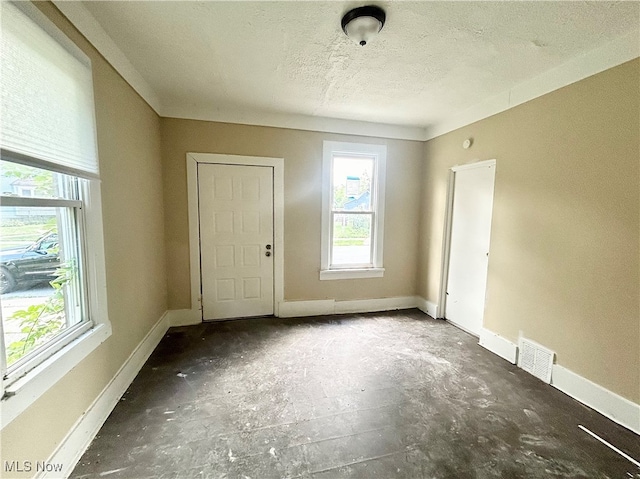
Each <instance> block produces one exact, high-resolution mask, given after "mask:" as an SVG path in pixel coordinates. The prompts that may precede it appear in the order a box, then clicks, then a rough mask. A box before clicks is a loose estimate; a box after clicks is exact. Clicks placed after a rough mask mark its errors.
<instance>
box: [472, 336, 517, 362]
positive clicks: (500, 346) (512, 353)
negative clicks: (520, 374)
mask: <svg viewBox="0 0 640 479" xmlns="http://www.w3.org/2000/svg"><path fill="white" fill-rule="evenodd" d="M478 344H479V345H480V346H482V347H483V348H485V349H488V350H489V351H491V352H492V353H494V354H497V355H498V356H500V357H501V358H502V359H506V360H507V361H509V362H510V363H511V364H516V360H517V358H518V346H517V345H516V344H514V343H512V342H511V341H509V340H508V339H505V338H503V337H502V336H500V335H499V334H496V333H494V332H493V331H489V330H488V329H485V328H482V329H481V330H480V341H479V342H478Z"/></svg>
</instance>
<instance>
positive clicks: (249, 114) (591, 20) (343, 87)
mask: <svg viewBox="0 0 640 479" xmlns="http://www.w3.org/2000/svg"><path fill="white" fill-rule="evenodd" d="M61 3H65V2H59V3H56V4H57V5H59V7H60V4H61ZM74 3H76V2H74ZM375 3H376V4H377V5H379V6H381V7H383V8H384V9H385V10H386V13H387V23H386V24H385V26H384V28H383V30H382V32H381V33H380V34H379V35H378V36H377V37H375V38H374V39H373V41H371V42H370V43H369V44H368V45H367V46H365V47H360V46H359V45H357V44H355V43H354V42H352V41H351V40H350V39H349V38H347V37H346V36H345V35H344V34H343V32H342V30H341V27H340V19H341V17H342V15H343V14H344V13H345V12H346V11H347V10H349V9H350V8H353V7H356V6H361V5H363V4H366V3H360V2H355V3H354V2H344V1H324V2H316V1H297V2H296V1H284V2H275V1H258V2H248V1H226V2H222V1H209V2H187V1H177V2H169V1H142V2H132V1H126V2H122V1H88V2H82V5H83V6H84V7H85V8H86V10H88V12H89V13H90V14H91V15H92V16H93V17H94V18H95V20H97V23H98V24H99V25H100V26H101V27H102V29H103V30H104V32H106V34H107V35H108V36H109V37H110V39H111V40H112V41H113V43H115V46H117V49H119V50H120V51H121V53H123V54H124V57H126V59H127V60H128V61H129V62H130V64H131V65H132V66H133V69H134V70H135V71H137V74H139V75H140V77H142V80H143V82H145V83H146V87H147V88H148V89H150V91H151V92H152V93H153V94H154V95H155V96H157V98H158V105H156V109H157V110H159V113H160V114H161V115H163V116H174V117H183V118H184V117H186V118H199V119H213V120H218V121H231V122H241V123H258V124H260V123H263V124H270V123H274V122H275V123H278V119H280V120H281V123H283V125H284V124H285V123H288V124H287V125H285V126H292V124H293V125H295V121H292V119H295V118H298V119H300V118H308V117H318V118H321V119H326V118H333V119H343V120H356V121H365V122H374V123H383V124H389V125H400V126H403V127H417V128H433V127H434V126H436V125H439V124H444V123H446V122H447V121H450V120H451V118H454V117H455V116H456V115H458V116H460V115H461V114H462V113H464V112H465V111H470V109H471V110H473V108H474V107H477V105H478V104H482V102H483V101H484V102H485V103H486V101H487V99H491V98H495V97H496V95H499V94H501V93H504V92H508V91H510V90H511V89H513V88H514V87H516V86H517V85H521V84H523V83H526V82H527V81H530V80H531V79H532V78H536V77H539V76H540V75H541V74H542V73H544V72H547V71H553V70H554V69H558V68H559V67H560V66H562V65H566V64H567V62H569V63H570V61H572V59H573V61H574V63H575V59H576V58H578V59H580V58H581V57H585V58H590V57H587V56H585V55H586V54H587V53H588V52H593V51H594V50H597V49H600V50H601V52H604V53H601V55H600V57H603V55H606V52H608V51H614V53H615V50H616V48H617V46H619V45H621V44H620V40H616V39H619V38H620V37H623V38H626V39H627V40H626V43H625V45H626V48H627V50H628V44H629V40H628V39H629V38H631V41H632V43H633V41H634V40H635V42H636V43H638V37H637V35H638V33H637V32H638V26H639V24H640V3H638V2H635V1H634V2H601V1H594V2H583V1H580V2H577V1H571V2H541V1H533V2H523V1H512V2H460V1H447V2H430V1H423V2H409V1H393V2H392V1H387V2H375ZM60 8H61V9H62V11H63V12H65V9H64V8H62V7H60ZM65 13H66V12H65ZM68 16H69V15H68ZM69 17H70V18H71V19H72V21H73V18H72V16H69ZM94 26H95V25H94ZM81 30H82V29H81ZM85 34H87V33H86V32H85ZM625 35H626V36H625ZM616 41H617V42H618V43H616ZM611 42H613V43H611ZM94 43H95V42H94ZM607 45H609V47H610V48H609V49H606V48H605V47H607ZM612 45H613V47H611V46H612ZM112 46H113V45H112ZM620 48H622V47H620ZM625 55H627V56H626V57H624V58H627V57H628V56H629V53H628V52H625ZM634 55H636V53H632V54H631V57H633V56H634ZM614 56H615V54H614ZM624 58H623V59H624ZM608 61H610V60H608ZM131 65H129V66H131ZM583 76H584V75H583ZM574 81H575V80H574ZM565 84H566V82H565ZM260 118H264V119H265V121H263V122H261V121H260ZM287 118H289V121H288V122H287V121H286V119H287ZM267 119H268V120H267ZM303 123H304V122H303Z"/></svg>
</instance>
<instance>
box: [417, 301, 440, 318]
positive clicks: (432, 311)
mask: <svg viewBox="0 0 640 479" xmlns="http://www.w3.org/2000/svg"><path fill="white" fill-rule="evenodd" d="M416 306H417V308H418V309H419V310H420V311H422V312H423V313H425V314H428V315H429V316H431V317H432V318H433V319H438V305H437V304H436V303H432V302H431V301H427V300H426V299H424V298H423V297H421V296H416Z"/></svg>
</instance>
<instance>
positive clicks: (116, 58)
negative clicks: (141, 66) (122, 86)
mask: <svg viewBox="0 0 640 479" xmlns="http://www.w3.org/2000/svg"><path fill="white" fill-rule="evenodd" d="M52 2H53V4H54V5H55V6H56V7H57V8H58V10H60V11H61V12H62V14H63V15H64V16H65V17H67V19H68V20H69V21H70V22H71V23H72V24H73V25H74V26H75V27H76V28H77V29H78V31H80V33H82V35H84V36H85V38H86V39H87V40H88V41H89V43H91V44H92V45H93V46H94V47H95V48H96V50H98V52H99V53H100V54H101V55H102V56H104V57H105V59H106V60H107V61H108V62H109V63H110V64H111V66H113V68H115V69H116V71H117V72H118V73H119V74H120V75H121V76H122V77H123V78H124V79H125V81H126V82H127V83H129V85H131V87H132V88H133V89H134V90H135V91H136V92H137V93H138V94H139V95H140V96H141V97H142V98H143V99H144V100H145V101H146V102H147V103H148V104H149V106H151V108H153V110H154V111H155V112H156V113H157V114H158V115H162V111H161V104H160V98H159V97H158V95H157V94H156V92H155V91H154V90H153V88H151V86H150V85H149V84H148V83H147V81H146V80H145V79H144V78H143V77H142V75H140V73H139V72H138V70H136V68H135V67H134V66H133V65H132V64H131V62H130V61H129V59H128V58H127V56H126V55H125V54H124V53H123V52H122V50H120V48H118V46H117V45H116V44H115V43H114V41H113V40H112V39H111V37H110V36H109V35H108V34H107V32H105V31H104V29H103V28H102V26H101V25H100V24H99V23H98V21H97V20H96V19H95V18H94V16H93V15H92V14H91V13H90V12H89V10H87V9H86V8H85V6H84V5H83V4H82V2H79V1H74V2H69V1H64V0H52Z"/></svg>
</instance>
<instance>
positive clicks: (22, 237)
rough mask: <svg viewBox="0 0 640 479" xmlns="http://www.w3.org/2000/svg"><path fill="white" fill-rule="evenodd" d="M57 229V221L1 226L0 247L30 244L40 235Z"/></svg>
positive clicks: (6, 247)
mask: <svg viewBox="0 0 640 479" xmlns="http://www.w3.org/2000/svg"><path fill="white" fill-rule="evenodd" d="M54 229H55V223H54V224H51V223H39V224H30V225H20V226H0V249H9V248H16V247H21V246H28V245H30V244H31V243H33V242H34V241H35V240H37V239H38V238H39V237H40V236H42V235H43V234H45V233H47V232H48V231H52V230H54Z"/></svg>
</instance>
